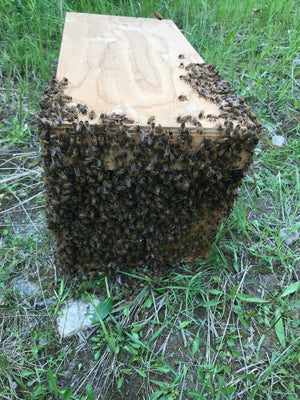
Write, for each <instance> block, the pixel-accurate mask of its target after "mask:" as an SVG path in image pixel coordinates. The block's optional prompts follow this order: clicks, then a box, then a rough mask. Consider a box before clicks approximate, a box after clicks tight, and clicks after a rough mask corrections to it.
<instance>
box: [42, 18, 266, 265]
mask: <svg viewBox="0 0 300 400" xmlns="http://www.w3.org/2000/svg"><path fill="white" fill-rule="evenodd" d="M40 104H41V112H40V113H39V114H38V120H39V125H40V138H41V142H42V145H43V158H44V170H45V174H44V175H45V186H46V197H47V221H48V226H49V228H50V229H51V230H52V232H53V233H54V235H55V238H56V242H57V255H58V263H59V265H62V266H64V267H67V268H68V269H69V270H77V269H84V270H89V269H92V268H102V267H105V266H109V267H110V268H114V267H116V268H117V269H118V268H119V267H122V268H130V267H131V266H132V265H134V264H140V265H144V266H156V267H157V266H158V267H161V268H163V266H164V265H165V264H166V263H168V262H180V261H182V260H193V259H198V258H200V257H204V256H206V254H207V251H208V249H209V247H210V244H211V243H212V242H213V240H214V239H215V236H216V233H217V232H218V229H219V227H220V224H221V223H222V222H223V221H225V220H226V218H227V217H228V215H229V214H230V212H231V210H232V207H233V203H234V200H235V198H236V190H237V188H238V187H239V186H240V184H241V180H242V178H243V176H244V175H245V172H246V171H247V170H248V168H249V166H250V165H251V162H252V154H253V149H254V147H255V145H256V144H257V142H258V137H259V135H260V131H261V127H260V124H259V122H258V121H257V119H256V117H255V116H254V115H253V113H252V112H251V110H250V108H249V107H248V106H247V105H246V104H245V102H244V100H243V99H242V98H239V97H238V96H237V95H236V93H235V91H234V90H232V89H231V88H230V87H229V85H228V83H227V82H226V81H225V80H223V79H222V77H221V76H220V75H219V73H218V72H217V71H216V70H215V69H214V67H212V66H211V65H208V64H206V63H205V62H204V61H203V59H202V58H201V57H200V56H199V55H198V54H197V52H196V51H195V50H194V48H193V47H192V46H191V45H190V44H189V42H188V41H187V40H186V39H185V37H184V36H183V35H182V34H181V32H180V31H179V30H178V28H177V27H176V25H175V24H174V23H173V22H172V21H171V20H162V21H160V20H156V19H146V18H132V17H119V16H106V15H91V14H78V13H67V15H66V21H65V28H64V33H63V39H62V45H61V52H60V57H59V63H58V68H57V74H56V77H55V78H53V79H52V81H51V83H50V85H49V87H48V88H47V89H46V90H45V96H44V98H43V99H42V100H41V103H40Z"/></svg>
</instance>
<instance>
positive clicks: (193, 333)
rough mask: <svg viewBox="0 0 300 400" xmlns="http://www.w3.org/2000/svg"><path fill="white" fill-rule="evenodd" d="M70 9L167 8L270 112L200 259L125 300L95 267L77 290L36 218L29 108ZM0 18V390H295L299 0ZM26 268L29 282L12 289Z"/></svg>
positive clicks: (5, 393) (193, 394)
mask: <svg viewBox="0 0 300 400" xmlns="http://www.w3.org/2000/svg"><path fill="white" fill-rule="evenodd" d="M253 8H260V9H261V12H259V13H253V12H252V9H253ZM66 11H76V12H90V13H99V14H117V15H130V16H138V17H152V14H153V12H154V11H158V12H159V13H160V14H162V15H163V16H164V18H170V19H172V20H173V21H174V22H175V23H176V24H177V25H178V27H179V28H180V29H181V30H182V32H183V33H184V34H185V36H186V37H187V39H188V40H189V41H190V42H191V43H192V45H193V46H194V47H195V48H196V50H197V51H198V52H199V54H200V55H201V56H202V57H203V58H204V59H205V61H206V62H209V63H212V64H213V65H215V66H216V67H217V68H218V70H219V71H220V72H221V74H222V75H223V76H224V78H225V79H227V80H228V81H229V82H230V84H231V86H232V87H234V88H236V89H237V91H238V93H239V95H241V96H243V97H245V99H246V101H247V102H248V103H249V104H250V105H251V107H252V108H253V110H254V112H255V113H256V114H257V116H258V117H259V119H260V120H261V122H262V124H263V126H264V133H263V136H262V138H261V141H260V143H259V145H258V148H257V150H256V153H255V159H254V164H253V169H252V170H251V171H250V172H249V173H248V175H247V177H246V178H245V179H244V182H243V186H242V188H241V192H240V197H239V199H238V200H237V202H236V204H235V207H234V210H233V212H232V214H231V216H230V218H229V220H228V221H227V223H226V224H225V225H224V226H222V228H221V230H220V232H219V236H218V241H217V242H216V243H215V244H214V247H213V254H212V256H211V257H210V258H209V260H207V261H206V262H203V263H200V264H199V265H198V266H197V269H196V272H193V271H192V270H191V269H190V267H189V266H188V265H186V266H184V267H183V268H182V269H181V270H180V272H177V273H176V274H174V275H173V276H172V277H169V278H165V280H164V282H162V281H159V282H158V283H157V284H155V286H154V287H150V286H147V285H146V286H145V287H144V289H143V290H142V291H141V293H140V295H139V296H137V297H136V298H129V299H128V302H124V300H122V298H121V295H122V293H119V292H120V291H121V292H122V289H119V292H118V291H117V290H116V288H115V287H113V286H111V283H110V282H108V281H106V282H105V281H103V279H102V280H99V281H98V282H92V283H89V286H90V287H89V289H90V290H89V293H88V294H87V293H83V294H80V293H79V292H76V290H74V285H73V289H72V290H70V289H71V286H70V284H69V282H68V281H66V282H63V281H61V280H60V276H59V275H58V272H57V271H56V267H55V264H54V262H53V241H52V238H51V236H50V235H49V233H48V232H47V229H46V226H45V222H44V218H43V211H44V207H45V200H44V197H43V185H42V180H41V175H42V168H41V164H40V159H39V143H38V141H37V135H36V123H35V117H34V115H35V113H36V112H37V110H38V101H39V99H40V98H41V96H42V91H43V88H44V87H45V86H46V84H47V82H48V80H49V78H50V76H51V73H52V71H53V69H54V68H55V67H56V64H57V59H58V55H59V49H60V41H61V36H62V30H63V23H64V16H65V13H66ZM0 18H1V27H0V46H1V47H0V52H1V53H0V54H1V57H0V234H1V238H0V343H1V344H0V397H1V399H2V398H3V399H50V398H52V399H65V400H67V399H73V400H75V399H76V400H79V399H89V400H90V399H125V398H133V397H135V398H137V399H151V400H155V399H159V400H172V399H183V400H185V399H212V400H214V399H245V400H246V399H247V400H248V399H253V400H258V399H269V400H277V399H287V400H296V399H297V398H299V396H300V385H299V381H300V373H299V362H300V346H299V339H300V326H299V319H300V318H299V317H300V315H299V307H300V303H299V283H297V282H299V275H300V268H299V266H300V248H299V247H300V246H299V239H298V240H297V241H290V240H289V239H290V238H291V237H292V235H297V232H299V231H300V208H299V205H300V179H299V157H300V146H299V139H300V138H299V136H300V135H299V133H300V129H299V121H300V90H299V84H300V54H299V48H300V28H299V20H300V3H299V1H296V0H295V1H292V0H289V1H283V0H280V1H276V2H275V1H271V0H266V1H260V0H257V1H252V0H248V1H232V2H228V1H225V0H218V1H217V0H203V1H196V0H181V1H179V0H174V1H172V2H159V1H140V2H135V1H130V0H129V1H105V0H103V1H101V0H100V1H97V2H96V1H93V0H90V1H88V0H82V1H80V0H73V1H55V2H53V1H50V0H44V1H38V0H31V1H29V0H23V1H22V0H15V1H13V0H3V1H2V2H1V4H0ZM274 135H282V136H284V137H285V138H286V144H285V145H284V146H283V147H276V146H274V145H273V144H272V137H273V136H274ZM19 278H26V279H27V280H29V281H31V282H34V283H35V284H37V286H38V288H39V291H38V294H36V295H33V296H31V297H30V296H29V297H28V296H23V295H22V294H21V293H20V292H19V291H17V290H16V288H15V285H14V283H13V282H15V279H19ZM170 278H172V279H170ZM140 280H141V281H142V280H143V277H140ZM51 282H53V285H51V284H50V283H51ZM101 285H102V286H103V287H104V289H103V293H102V298H103V302H102V303H100V306H97V307H96V313H95V315H94V316H93V318H94V326H93V328H91V329H90V330H88V331H87V332H85V333H84V336H83V337H81V338H80V337H77V336H74V337H72V338H69V339H62V338H60V337H59V335H58V333H57V330H56V317H57V315H58V314H59V312H60V307H61V305H63V304H64V303H65V301H66V300H67V299H69V298H70V297H72V296H76V295H77V296H81V297H83V298H85V299H86V300H87V301H92V302H93V301H94V300H93V298H94V297H93V289H98V290H99V286H101ZM40 303H43V304H44V306H39V305H38V304H40Z"/></svg>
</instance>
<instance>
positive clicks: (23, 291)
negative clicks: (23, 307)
mask: <svg viewBox="0 0 300 400" xmlns="http://www.w3.org/2000/svg"><path fill="white" fill-rule="evenodd" d="M12 283H13V287H14V289H15V290H16V291H17V292H18V293H19V294H20V295H21V296H22V297H31V296H34V295H35V294H37V293H38V291H39V286H38V285H36V284H35V283H33V282H29V281H28V280H26V279H23V278H16V279H14V280H13V282H12Z"/></svg>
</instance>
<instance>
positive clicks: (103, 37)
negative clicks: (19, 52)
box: [57, 13, 219, 134]
mask: <svg viewBox="0 0 300 400" xmlns="http://www.w3.org/2000/svg"><path fill="white" fill-rule="evenodd" d="M179 54H184V57H185V58H184V59H179V57H178V56H179ZM180 62H183V63H184V64H185V65H187V64H188V63H190V62H194V63H202V62H203V59H202V58H201V57H200V56H199V54H198V53H197V52H196V51H195V49H194V48H193V47H192V46H191V44H190V43H189V42H188V41H187V40H186V38H185V37H184V36H183V34H182V33H181V32H180V31H179V29H178V28H177V27H176V25H175V24H174V23H173V22H172V21H171V20H162V21H159V20H157V19H147V18H133V17H119V16H108V15H96V14H79V13H67V14H66V21H65V27H64V33H63V39H62V45H61V51H60V57H59V63H58V69H57V77H58V79H61V78H63V77H67V78H68V80H69V81H70V83H69V85H68V87H67V88H66V90H65V93H66V94H68V95H70V96H72V98H73V103H74V104H77V103H82V104H83V103H84V104H86V105H87V106H88V108H89V109H90V110H92V109H93V110H95V111H96V113H97V114H100V113H108V114H109V113H112V112H117V113H126V115H127V116H128V117H130V118H133V119H134V121H135V123H137V124H140V125H141V126H147V120H148V118H149V116H152V115H154V116H155V117H156V120H155V122H156V124H161V125H162V126H163V127H171V128H178V127H179V124H178V123H177V122H176V118H177V117H178V116H179V115H181V116H184V115H192V116H195V117H196V116H197V115H198V113H199V112H200V111H204V112H205V113H208V114H215V115H217V114H218V113H219V112H218V107H217V105H216V104H213V103H211V102H209V101H207V100H205V99H203V98H201V97H199V95H198V94H197V93H196V92H194V91H193V89H192V88H191V87H190V86H189V85H188V84H187V83H186V82H184V81H182V80H181V79H179V75H181V74H186V70H185V69H182V68H179V64H180ZM179 95H185V96H187V98H188V101H180V100H179V99H178V96H179ZM201 122H202V125H203V128H204V129H203V130H204V133H206V134H207V133H208V134H209V133H211V134H213V133H214V134H217V131H216V124H215V123H214V122H212V121H208V120H202V121H201Z"/></svg>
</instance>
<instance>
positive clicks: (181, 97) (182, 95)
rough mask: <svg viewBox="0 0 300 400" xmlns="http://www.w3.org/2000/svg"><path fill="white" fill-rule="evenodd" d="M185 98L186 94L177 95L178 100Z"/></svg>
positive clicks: (184, 99)
mask: <svg viewBox="0 0 300 400" xmlns="http://www.w3.org/2000/svg"><path fill="white" fill-rule="evenodd" d="M187 99H188V98H187V96H185V95H184V94H181V95H179V96H178V100H180V101H186V100H187Z"/></svg>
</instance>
